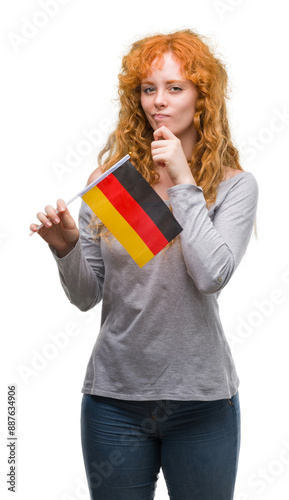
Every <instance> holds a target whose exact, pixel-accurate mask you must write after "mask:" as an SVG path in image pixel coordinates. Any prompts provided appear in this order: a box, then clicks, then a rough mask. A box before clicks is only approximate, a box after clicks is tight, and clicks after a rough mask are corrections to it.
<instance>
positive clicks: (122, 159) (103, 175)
mask: <svg viewBox="0 0 289 500" xmlns="http://www.w3.org/2000/svg"><path fill="white" fill-rule="evenodd" d="M129 159H130V155H125V156H124V157H123V158H121V159H120V160H119V161H118V162H116V163H115V164H114V165H113V166H112V167H110V168H109V169H108V170H107V171H106V172H104V174H102V175H101V176H100V177H98V178H97V179H95V180H94V181H92V182H91V183H90V184H88V186H86V187H85V188H83V189H82V190H81V191H79V193H77V194H76V195H75V196H73V198H71V200H69V201H68V202H67V203H66V206H68V205H70V203H72V202H73V201H74V200H76V198H80V197H81V196H83V195H84V194H85V193H87V191H89V190H90V189H91V188H93V187H94V186H96V185H97V184H98V183H99V182H101V181H102V180H103V179H105V177H107V176H108V175H109V174H111V173H112V172H114V171H115V170H116V169H117V168H118V167H120V166H121V165H122V164H123V163H125V162H126V161H127V160H129ZM56 213H57V214H59V210H56ZM42 227H44V224H40V226H38V227H37V231H31V233H30V234H29V236H33V234H36V233H38V231H39V229H41V228H42Z"/></svg>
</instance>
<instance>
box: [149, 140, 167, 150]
mask: <svg viewBox="0 0 289 500" xmlns="http://www.w3.org/2000/svg"><path fill="white" fill-rule="evenodd" d="M167 146H168V141H161V140H160V141H153V142H152V143H151V148H152V149H159V148H165V147H167Z"/></svg>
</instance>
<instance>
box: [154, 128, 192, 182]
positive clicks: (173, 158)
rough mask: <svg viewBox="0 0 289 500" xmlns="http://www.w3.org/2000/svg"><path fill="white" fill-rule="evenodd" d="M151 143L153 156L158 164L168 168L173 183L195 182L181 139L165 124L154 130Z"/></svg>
mask: <svg viewBox="0 0 289 500" xmlns="http://www.w3.org/2000/svg"><path fill="white" fill-rule="evenodd" d="M154 139H155V140H154V141H153V142H152V144H151V149H152V158H153V161H154V163H155V164H156V165H159V166H161V167H164V168H166V169H167V172H168V175H169V177H170V179H171V181H172V182H173V184H175V185H177V184H194V185H196V182H195V179H194V177H193V174H192V172H191V170H190V167H189V165H188V162H187V159H186V156H185V153H184V150H183V148H182V144H181V141H180V140H179V139H178V138H177V137H176V136H175V135H174V134H173V133H172V132H171V131H170V129H168V127H165V126H164V125H163V126H162V127H160V128H158V129H157V130H155V131H154Z"/></svg>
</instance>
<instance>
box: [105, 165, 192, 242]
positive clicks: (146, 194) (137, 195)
mask: <svg viewBox="0 0 289 500" xmlns="http://www.w3.org/2000/svg"><path fill="white" fill-rule="evenodd" d="M113 175H114V176H115V177H116V178H117V180H118V181H119V182H120V183H121V184H122V185H123V187H124V188H125V189H126V190H127V191H128V192H129V194H130V195H131V196H132V197H133V198H134V199H135V201H136V202H137V203H138V204H139V205H140V206H141V207H142V208H143V210H144V211H145V212H146V213H147V214H148V216H149V217H150V218H151V219H152V220H153V222H154V223H155V224H156V226H157V227H158V228H159V230H160V231H161V232H162V233H163V235H164V236H165V238H166V239H167V240H168V241H171V240H172V239H173V238H175V237H176V236H177V235H178V234H179V233H180V232H181V231H182V229H183V228H182V227H181V226H180V224H179V223H178V221H177V220H176V219H175V217H174V216H173V214H172V212H171V211H170V209H169V207H168V206H167V205H166V204H165V202H164V201H163V200H162V198H161V197H160V196H159V195H158V194H157V193H156V191H155V190H154V189H153V188H152V186H151V185H150V184H149V183H148V182H147V181H146V180H145V178H144V177H143V176H142V175H141V174H140V172H138V170H137V169H136V168H135V167H134V166H133V165H132V164H131V163H130V161H129V160H127V161H126V162H125V163H123V165H121V166H120V167H119V168H117V169H116V170H115V171H114V172H113Z"/></svg>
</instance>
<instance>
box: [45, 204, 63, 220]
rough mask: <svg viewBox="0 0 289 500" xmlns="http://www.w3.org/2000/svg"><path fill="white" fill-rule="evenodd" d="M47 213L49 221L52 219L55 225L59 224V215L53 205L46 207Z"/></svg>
mask: <svg viewBox="0 0 289 500" xmlns="http://www.w3.org/2000/svg"><path fill="white" fill-rule="evenodd" d="M45 212H46V214H47V217H48V219H50V220H51V221H52V222H53V223H54V224H59V222H60V219H59V217H58V215H57V212H56V210H55V208H53V207H52V206H51V205H47V206H46V207H45Z"/></svg>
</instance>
